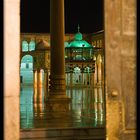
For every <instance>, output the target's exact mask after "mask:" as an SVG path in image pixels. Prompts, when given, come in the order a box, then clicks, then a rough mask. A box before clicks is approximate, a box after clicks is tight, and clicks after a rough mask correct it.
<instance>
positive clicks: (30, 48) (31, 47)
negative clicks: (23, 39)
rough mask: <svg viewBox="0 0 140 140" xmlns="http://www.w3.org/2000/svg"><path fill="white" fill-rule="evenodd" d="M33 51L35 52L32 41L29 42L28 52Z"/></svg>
mask: <svg viewBox="0 0 140 140" xmlns="http://www.w3.org/2000/svg"><path fill="white" fill-rule="evenodd" d="M33 50H35V42H34V41H31V42H30V43H29V51H33Z"/></svg>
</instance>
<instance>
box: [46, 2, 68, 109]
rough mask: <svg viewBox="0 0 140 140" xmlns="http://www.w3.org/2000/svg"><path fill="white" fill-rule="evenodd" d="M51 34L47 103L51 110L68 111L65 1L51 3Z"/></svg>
mask: <svg viewBox="0 0 140 140" xmlns="http://www.w3.org/2000/svg"><path fill="white" fill-rule="evenodd" d="M50 13H51V15H50V27H51V28H50V34H51V67H50V68H51V69H50V72H51V75H50V80H51V89H50V92H49V97H48V100H47V101H46V103H47V105H48V108H49V109H50V110H56V111H58V110H60V111H61V110H63V111H65V110H67V108H68V106H65V105H64V103H65V102H66V100H68V99H69V98H67V96H66V83H65V57H64V56H65V50H64V0H51V1H50Z"/></svg>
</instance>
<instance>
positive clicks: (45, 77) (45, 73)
mask: <svg viewBox="0 0 140 140" xmlns="http://www.w3.org/2000/svg"><path fill="white" fill-rule="evenodd" d="M47 96H48V70H47V69H44V100H45V101H46V98H47Z"/></svg>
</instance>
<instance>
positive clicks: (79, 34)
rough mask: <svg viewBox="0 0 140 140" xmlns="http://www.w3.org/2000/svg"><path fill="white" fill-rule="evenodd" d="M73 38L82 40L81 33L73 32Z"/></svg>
mask: <svg viewBox="0 0 140 140" xmlns="http://www.w3.org/2000/svg"><path fill="white" fill-rule="evenodd" d="M74 39H75V40H82V39H83V37H82V34H81V33H80V32H78V33H77V34H75V36H74Z"/></svg>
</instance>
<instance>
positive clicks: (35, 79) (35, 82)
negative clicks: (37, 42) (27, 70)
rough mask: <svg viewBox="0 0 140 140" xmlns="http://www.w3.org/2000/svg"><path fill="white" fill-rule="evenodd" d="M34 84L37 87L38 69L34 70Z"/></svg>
mask: <svg viewBox="0 0 140 140" xmlns="http://www.w3.org/2000/svg"><path fill="white" fill-rule="evenodd" d="M33 85H34V87H37V75H36V70H33Z"/></svg>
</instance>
